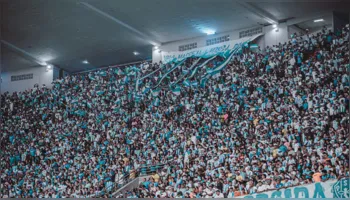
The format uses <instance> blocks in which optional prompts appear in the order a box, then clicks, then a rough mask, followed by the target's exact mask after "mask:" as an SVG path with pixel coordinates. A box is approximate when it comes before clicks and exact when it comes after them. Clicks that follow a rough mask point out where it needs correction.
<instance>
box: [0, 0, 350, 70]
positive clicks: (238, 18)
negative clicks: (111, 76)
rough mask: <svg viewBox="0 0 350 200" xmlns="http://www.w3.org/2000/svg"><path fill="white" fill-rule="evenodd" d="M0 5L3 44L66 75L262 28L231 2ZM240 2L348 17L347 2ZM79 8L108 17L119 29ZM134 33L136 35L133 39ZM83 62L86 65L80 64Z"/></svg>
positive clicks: (101, 0)
mask: <svg viewBox="0 0 350 200" xmlns="http://www.w3.org/2000/svg"><path fill="white" fill-rule="evenodd" d="M0 1H2V2H3V8H2V11H1V14H2V19H3V26H2V35H3V38H4V40H6V41H7V42H9V43H11V44H13V45H14V46H16V47H17V48H20V49H22V50H23V51H25V52H27V54H30V55H33V56H34V57H35V58H36V59H38V60H42V61H46V62H48V63H52V64H54V65H56V66H58V67H61V68H63V69H65V70H67V71H71V72H76V71H80V70H85V69H87V68H88V69H90V68H95V67H100V66H106V65H111V64H121V63H124V62H133V61H137V60H142V59H145V58H150V57H151V55H152V51H151V48H152V45H151V44H150V40H154V41H159V42H162V43H166V42H171V41H177V40H182V39H188V38H192V37H198V36H203V35H205V33H204V30H205V29H213V30H215V31H216V32H218V33H220V32H225V31H230V30H238V29H244V28H249V27H253V26H256V25H258V24H265V23H266V21H264V20H263V19H262V18H261V17H258V16H257V15H255V14H253V13H251V12H249V11H247V10H246V9H245V8H243V7H242V6H241V4H239V3H238V2H237V1H232V0H0ZM310 1H312V0H310ZM240 2H241V1H240ZM244 2H250V4H252V5H253V6H256V7H258V8H261V9H262V10H265V11H267V12H269V13H271V14H272V15H273V16H274V17H275V18H277V19H279V20H281V19H285V18H291V17H302V16H304V15H306V14H311V13H316V12H323V11H331V10H334V9H340V10H347V11H348V8H349V7H348V4H349V1H344V0H343V1H332V2H317V3H315V2H311V3H310V2H307V1H297V0H294V1H288V2H284V3H276V2H275V1H272V0H266V1H265V2H263V3H259V2H260V1H248V0H244ZM82 3H87V4H89V5H91V6H93V7H95V8H97V9H99V10H101V11H102V12H104V13H106V14H109V15H110V16H112V17H114V19H116V20H119V21H120V23H116V22H115V21H113V20H111V19H108V18H106V17H104V16H102V15H101V14H98V13H96V12H95V11H92V10H91V9H88V8H86V7H85V6H83V5H82ZM121 24H123V25H121ZM128 26H129V28H126V27H128ZM131 29H134V30H131ZM138 31H139V32H140V33H141V34H137V33H135V32H138ZM142 35H143V36H142ZM133 51H138V52H140V56H134V55H133V54H132V52H133ZM85 59H87V60H89V62H90V65H84V64H82V63H81V62H82V60H85ZM24 60H25V59H24ZM21 62H22V61H21ZM10 63H11V66H10V67H12V65H14V66H13V67H14V68H16V67H17V66H23V65H21V64H15V63H12V61H11V62H9V63H8V65H10ZM24 63H25V62H24V61H23V62H22V64H24ZM27 65H28V66H31V64H30V63H27Z"/></svg>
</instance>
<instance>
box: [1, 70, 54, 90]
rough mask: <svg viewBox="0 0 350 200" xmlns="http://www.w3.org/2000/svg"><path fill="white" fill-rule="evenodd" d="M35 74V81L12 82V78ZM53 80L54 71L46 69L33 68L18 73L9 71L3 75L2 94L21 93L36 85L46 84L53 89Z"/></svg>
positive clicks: (17, 71)
mask: <svg viewBox="0 0 350 200" xmlns="http://www.w3.org/2000/svg"><path fill="white" fill-rule="evenodd" d="M31 73H33V79H27V80H20V81H11V76H15V75H23V74H31ZM52 80H53V70H49V71H47V70H46V67H32V68H29V69H21V70H16V71H9V72H4V73H2V84H1V92H2V93H4V92H10V93H12V92H20V91H25V90H27V89H32V88H33V87H34V85H35V84H39V86H42V85H43V84H45V85H46V86H47V87H51V83H52Z"/></svg>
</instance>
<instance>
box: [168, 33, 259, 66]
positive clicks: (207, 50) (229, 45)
mask: <svg viewBox="0 0 350 200" xmlns="http://www.w3.org/2000/svg"><path fill="white" fill-rule="evenodd" d="M261 35H262V34H258V35H254V36H250V37H244V38H240V39H237V40H231V41H227V42H222V43H219V44H215V45H210V46H206V47H202V48H196V49H191V50H188V51H175V52H163V53H162V62H163V63H165V64H166V63H169V62H180V61H182V60H185V59H186V58H190V57H200V58H209V57H212V56H215V55H221V56H223V57H227V56H228V55H229V54H230V52H231V51H232V50H233V49H234V48H235V47H237V46H242V45H244V44H245V43H248V42H251V41H253V40H254V39H256V38H257V37H259V36H261Z"/></svg>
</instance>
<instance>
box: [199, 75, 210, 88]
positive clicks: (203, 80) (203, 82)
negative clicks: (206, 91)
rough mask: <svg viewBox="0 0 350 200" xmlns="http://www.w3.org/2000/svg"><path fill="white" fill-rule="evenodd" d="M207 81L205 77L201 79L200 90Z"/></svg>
mask: <svg viewBox="0 0 350 200" xmlns="http://www.w3.org/2000/svg"><path fill="white" fill-rule="evenodd" d="M207 81H208V79H207V78H206V77H204V78H202V79H201V81H200V86H201V88H204V87H205V84H206V83H207Z"/></svg>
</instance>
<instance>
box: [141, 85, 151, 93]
mask: <svg viewBox="0 0 350 200" xmlns="http://www.w3.org/2000/svg"><path fill="white" fill-rule="evenodd" d="M150 90H151V88H149V87H148V86H145V87H143V89H142V93H143V94H146V93H147V92H148V91H150Z"/></svg>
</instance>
